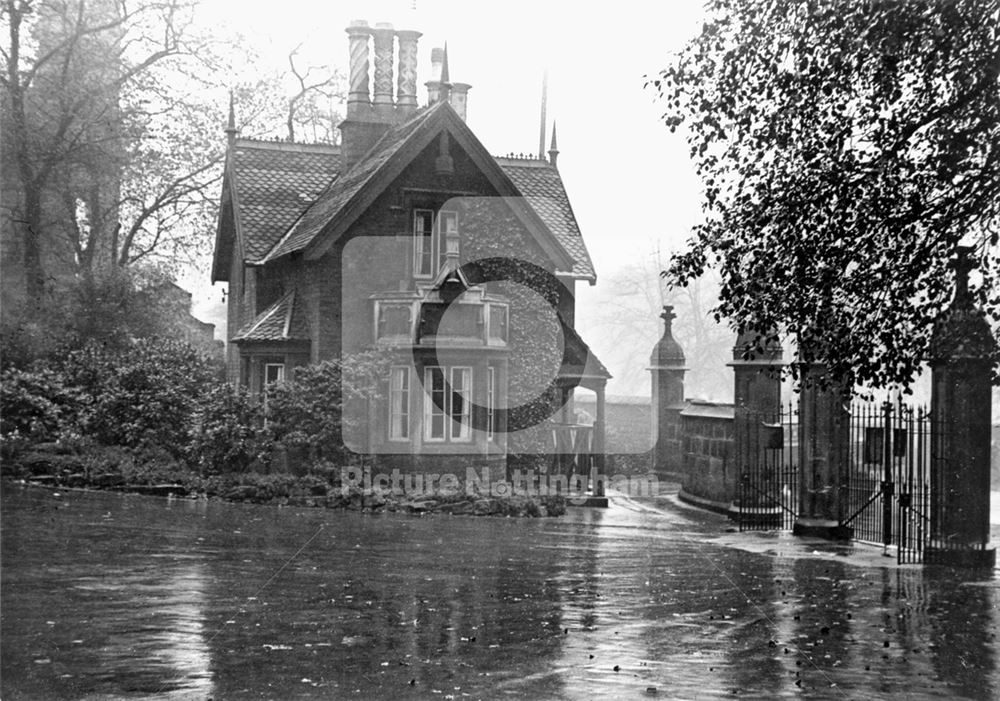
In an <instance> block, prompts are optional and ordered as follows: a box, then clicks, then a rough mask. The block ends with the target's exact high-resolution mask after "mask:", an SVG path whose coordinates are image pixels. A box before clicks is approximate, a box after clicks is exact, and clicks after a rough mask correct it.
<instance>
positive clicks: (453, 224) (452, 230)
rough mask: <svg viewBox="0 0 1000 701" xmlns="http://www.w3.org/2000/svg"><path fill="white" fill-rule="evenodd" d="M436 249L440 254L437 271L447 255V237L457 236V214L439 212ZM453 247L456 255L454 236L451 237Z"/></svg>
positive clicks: (456, 243) (456, 246) (456, 240)
mask: <svg viewBox="0 0 1000 701" xmlns="http://www.w3.org/2000/svg"><path fill="white" fill-rule="evenodd" d="M437 223H438V247H439V250H440V254H439V256H438V269H439V270H440V268H441V267H442V266H443V265H444V261H445V258H446V255H447V253H448V235H449V234H456V235H457V234H458V212H452V211H448V210H444V209H443V210H441V212H440V213H439V214H438V222H437ZM452 240H453V241H454V245H455V253H456V254H457V253H458V239H457V238H455V237H454V236H453V237H452Z"/></svg>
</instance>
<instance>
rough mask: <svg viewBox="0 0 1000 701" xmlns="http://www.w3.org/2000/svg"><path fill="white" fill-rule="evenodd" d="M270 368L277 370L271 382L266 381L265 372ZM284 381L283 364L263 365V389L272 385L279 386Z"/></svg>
mask: <svg viewBox="0 0 1000 701" xmlns="http://www.w3.org/2000/svg"><path fill="white" fill-rule="evenodd" d="M271 368H277V369H278V376H277V377H275V378H274V379H273V380H268V379H267V372H268V370H270V369H271ZM284 381H285V364H284V363H264V387H265V388H266V387H268V386H270V385H273V384H274V385H280V384H281V383H282V382H284Z"/></svg>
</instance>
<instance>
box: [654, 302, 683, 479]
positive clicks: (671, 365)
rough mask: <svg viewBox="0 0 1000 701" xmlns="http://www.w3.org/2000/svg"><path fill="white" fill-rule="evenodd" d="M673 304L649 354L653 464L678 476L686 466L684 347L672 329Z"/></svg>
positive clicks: (664, 475)
mask: <svg viewBox="0 0 1000 701" xmlns="http://www.w3.org/2000/svg"><path fill="white" fill-rule="evenodd" d="M675 316H676V315H675V314H674V308H673V307H672V306H670V305H666V306H664V307H663V313H662V314H660V318H661V319H663V336H662V337H661V338H660V340H659V342H658V343H657V344H656V345H655V346H653V353H652V355H651V356H650V358H649V370H650V373H651V375H652V385H653V387H652V389H653V410H652V412H650V413H651V414H652V426H651V430H652V434H653V435H652V439H653V441H652V443H653V451H652V462H653V464H652V468H653V472H654V473H655V474H656V476H657V477H658V478H660V479H677V478H678V476H679V475H680V473H681V470H682V469H683V466H682V457H683V454H682V452H681V410H682V409H683V408H684V372H685V371H686V370H687V368H686V367H684V351H683V350H682V349H681V346H680V344H679V343H677V341H675V340H674V336H673V333H672V332H671V328H670V327H671V322H672V321H673V319H674V317H675Z"/></svg>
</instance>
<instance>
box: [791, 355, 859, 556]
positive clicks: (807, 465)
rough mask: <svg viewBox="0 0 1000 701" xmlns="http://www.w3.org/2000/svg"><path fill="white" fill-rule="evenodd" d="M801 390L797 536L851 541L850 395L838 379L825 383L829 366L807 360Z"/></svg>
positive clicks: (795, 527)
mask: <svg viewBox="0 0 1000 701" xmlns="http://www.w3.org/2000/svg"><path fill="white" fill-rule="evenodd" d="M801 367H802V370H801V373H802V376H801V380H800V382H801V387H800V394H799V513H798V516H797V518H796V519H795V526H794V527H793V529H792V532H793V533H794V534H795V535H809V536H820V537H823V538H831V539H836V540H849V539H850V538H851V537H852V536H853V535H854V529H853V528H850V527H847V526H844V525H842V524H843V522H844V519H845V517H846V516H847V514H846V508H847V507H846V495H847V491H846V487H847V472H848V456H849V454H850V439H851V411H850V399H849V396H850V395H849V394H848V393H847V392H845V388H844V387H843V386H841V385H840V384H839V383H836V382H832V381H830V380H829V379H827V382H828V383H829V384H828V386H826V387H821V386H820V385H819V382H820V381H821V380H823V379H824V378H826V374H827V369H826V366H825V365H823V364H822V363H809V364H806V363H803V364H802V366H801Z"/></svg>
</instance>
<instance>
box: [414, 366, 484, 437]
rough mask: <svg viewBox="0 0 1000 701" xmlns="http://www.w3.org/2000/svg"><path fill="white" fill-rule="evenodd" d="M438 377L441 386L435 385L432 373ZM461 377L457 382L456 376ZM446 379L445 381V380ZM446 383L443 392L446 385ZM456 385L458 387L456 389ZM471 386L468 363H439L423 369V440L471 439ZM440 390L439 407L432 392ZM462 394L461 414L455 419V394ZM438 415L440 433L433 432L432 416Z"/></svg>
mask: <svg viewBox="0 0 1000 701" xmlns="http://www.w3.org/2000/svg"><path fill="white" fill-rule="evenodd" d="M435 371H438V372H439V373H440V377H441V387H440V388H439V389H437V390H436V389H435V387H434V372H435ZM459 377H461V378H463V379H462V380H461V381H456V379H457V378H459ZM446 380H447V383H446V382H445V381H446ZM446 384H447V389H449V390H450V392H447V391H446V388H445V385H446ZM456 387H459V389H458V390H457V391H456V389H455V388H456ZM472 388H473V373H472V368H471V367H468V366H464V365H462V366H458V365H456V366H450V367H442V366H438V365H434V366H428V367H425V368H424V396H423V400H424V411H423V415H424V431H423V433H424V441H425V442H428V443H468V442H469V441H471V440H472ZM437 392H440V393H441V395H442V396H441V402H440V403H441V406H440V407H439V406H438V405H437V404H436V403H435V402H434V395H435V394H436V393H437ZM456 395H458V396H461V398H462V403H461V406H460V408H459V411H460V414H459V416H458V420H457V421H456V416H455V396H456ZM435 417H441V427H442V433H441V435H434V419H435Z"/></svg>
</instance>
